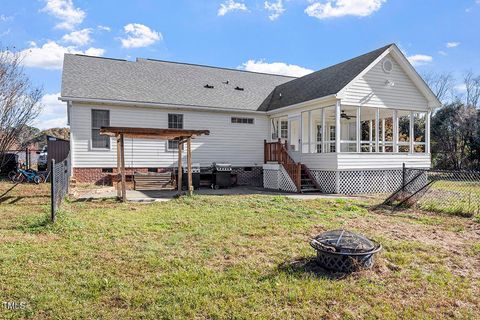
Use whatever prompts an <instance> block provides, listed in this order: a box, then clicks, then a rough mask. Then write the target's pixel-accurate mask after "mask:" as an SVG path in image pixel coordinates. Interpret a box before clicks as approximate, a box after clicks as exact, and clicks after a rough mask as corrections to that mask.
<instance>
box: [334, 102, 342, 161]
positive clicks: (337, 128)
mask: <svg viewBox="0 0 480 320" xmlns="http://www.w3.org/2000/svg"><path fill="white" fill-rule="evenodd" d="M341 112H342V105H341V103H340V100H337V104H336V105H335V152H336V153H339V152H340V138H341V137H340V135H341V130H340V113H341Z"/></svg>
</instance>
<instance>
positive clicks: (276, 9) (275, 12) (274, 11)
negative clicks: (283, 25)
mask: <svg viewBox="0 0 480 320" xmlns="http://www.w3.org/2000/svg"><path fill="white" fill-rule="evenodd" d="M265 9H266V10H267V11H268V12H270V15H269V16H268V18H269V19H270V20H272V21H273V20H276V19H278V18H279V17H280V16H281V15H282V14H283V13H284V12H285V10H286V9H285V8H284V6H283V1H282V0H277V2H268V1H265Z"/></svg>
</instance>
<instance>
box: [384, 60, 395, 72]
mask: <svg viewBox="0 0 480 320" xmlns="http://www.w3.org/2000/svg"><path fill="white" fill-rule="evenodd" d="M382 67H383V71H385V72H386V73H390V72H392V70H393V63H392V60H390V59H386V60H385V61H383V65H382Z"/></svg>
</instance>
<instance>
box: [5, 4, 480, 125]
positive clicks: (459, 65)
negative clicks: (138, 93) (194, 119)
mask: <svg viewBox="0 0 480 320" xmlns="http://www.w3.org/2000/svg"><path fill="white" fill-rule="evenodd" d="M0 2H1V6H0V43H1V45H2V46H3V47H4V48H5V47H15V48H16V50H18V51H22V52H23V53H24V54H26V56H25V59H24V64H25V69H26V72H27V73H28V74H29V75H30V76H31V79H32V81H33V82H34V84H36V85H39V86H42V87H43V88H44V91H45V97H44V99H43V102H44V104H45V110H44V112H43V113H42V115H41V117H40V119H39V120H38V121H37V123H36V125H37V126H39V127H41V128H48V127H54V126H63V125H65V123H66V119H65V118H66V116H65V107H64V106H63V104H62V103H60V102H58V101H57V96H58V94H59V92H60V80H61V65H62V56H63V53H64V52H76V53H84V54H90V55H99V56H106V57H115V58H123V59H128V60H135V58H137V57H148V58H156V59H162V60H172V61H180V62H189V63H198V64H206V65H214V66H221V67H229V68H241V69H247V70H253V71H261V72H269V73H283V74H292V75H303V74H306V73H308V72H311V70H318V69H321V68H323V67H326V66H329V65H332V64H335V63H337V62H341V61H342V60H345V59H349V58H352V57H355V56H357V55H359V54H362V53H365V52H368V51H371V50H374V49H376V48H378V47H381V46H384V45H386V44H388V43H392V42H394V43H396V44H397V45H398V46H399V47H400V48H401V49H402V51H403V52H404V53H405V54H406V55H407V57H409V58H410V60H411V62H412V63H413V64H414V65H415V67H416V68H417V70H418V71H419V72H420V73H425V72H451V73H453V74H454V75H455V77H456V79H457V81H459V82H460V79H461V76H462V74H463V73H464V72H466V71H468V70H472V71H474V72H476V73H477V74H478V73H480V34H479V30H480V0H283V1H282V0H270V1H264V0H205V1H198V0H176V1H167V0H163V1H162V0H136V1H118V0H117V1H107V0H104V1H93V0H91V1H88V0H30V1H27V0H17V1H10V0H0Z"/></svg>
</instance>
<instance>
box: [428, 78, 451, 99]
mask: <svg viewBox="0 0 480 320" xmlns="http://www.w3.org/2000/svg"><path fill="white" fill-rule="evenodd" d="M422 77H423V79H424V80H425V82H426V83H427V85H428V86H429V87H430V89H432V91H433V93H434V94H435V95H436V96H437V98H438V100H440V101H442V102H445V101H446V100H447V99H449V98H451V96H452V94H453V83H454V80H453V76H452V74H451V73H425V74H423V75H422Z"/></svg>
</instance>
